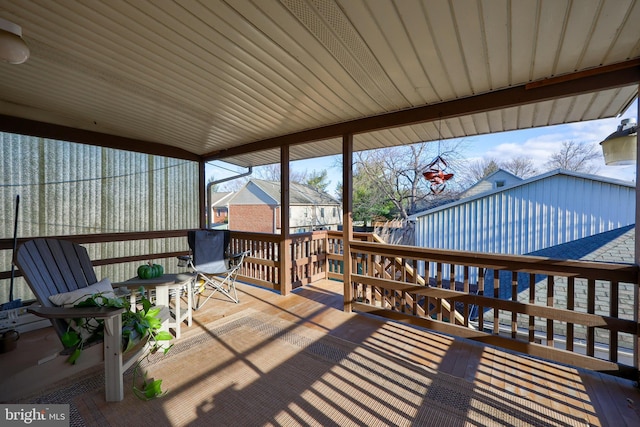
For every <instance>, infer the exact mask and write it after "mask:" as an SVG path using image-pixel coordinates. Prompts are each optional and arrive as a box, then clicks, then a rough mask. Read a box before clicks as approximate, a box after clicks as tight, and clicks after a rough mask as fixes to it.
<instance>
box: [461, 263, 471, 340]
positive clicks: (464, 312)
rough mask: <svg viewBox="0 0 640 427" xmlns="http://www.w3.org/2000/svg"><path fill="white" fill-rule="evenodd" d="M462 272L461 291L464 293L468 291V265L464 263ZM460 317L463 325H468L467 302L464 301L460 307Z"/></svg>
mask: <svg viewBox="0 0 640 427" xmlns="http://www.w3.org/2000/svg"><path fill="white" fill-rule="evenodd" d="M462 271H463V272H462V274H463V275H464V278H463V283H462V291H463V292H464V293H465V294H468V293H469V266H468V265H465V266H464V267H463V269H462ZM462 317H463V318H464V321H463V324H464V326H465V327H467V328H468V327H469V304H468V303H466V302H465V303H464V304H463V309H462Z"/></svg>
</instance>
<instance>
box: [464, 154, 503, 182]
mask: <svg viewBox="0 0 640 427" xmlns="http://www.w3.org/2000/svg"><path fill="white" fill-rule="evenodd" d="M498 169H500V163H499V161H498V160H496V159H494V158H486V159H484V158H483V159H480V160H476V161H475V162H471V163H470V164H468V165H467V166H466V167H465V168H464V169H462V171H461V173H460V183H461V185H462V186H463V187H470V186H472V185H473V184H475V183H476V182H478V181H480V180H482V179H484V178H486V177H488V176H489V175H491V174H492V173H494V172H495V171H497V170H498Z"/></svg>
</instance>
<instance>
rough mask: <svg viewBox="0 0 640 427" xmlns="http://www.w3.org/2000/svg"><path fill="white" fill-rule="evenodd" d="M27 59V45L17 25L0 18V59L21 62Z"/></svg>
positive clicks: (12, 62) (11, 62)
mask: <svg viewBox="0 0 640 427" xmlns="http://www.w3.org/2000/svg"><path fill="white" fill-rule="evenodd" d="M27 59H29V47H28V46H27V44H26V43H25V42H24V40H23V39H22V28H20V26H19V25H16V24H14V23H13V22H9V21H7V20H6V19H2V18H0V61H4V62H8V63H9V64H22V63H23V62H25V61H26V60H27Z"/></svg>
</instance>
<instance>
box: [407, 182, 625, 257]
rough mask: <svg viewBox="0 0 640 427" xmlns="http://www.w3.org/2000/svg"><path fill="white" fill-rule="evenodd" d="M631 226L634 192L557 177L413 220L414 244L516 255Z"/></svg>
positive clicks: (614, 186) (450, 207)
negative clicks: (414, 229)
mask: <svg viewBox="0 0 640 427" xmlns="http://www.w3.org/2000/svg"><path fill="white" fill-rule="evenodd" d="M634 222H635V188H634V187H632V186H625V185H619V184H615V183H609V182H602V181H596V180H592V179H587V178H581V177H577V176H572V175H564V174H557V175H551V176H548V177H546V178H543V179H540V180H537V181H533V182H529V183H526V184H523V185H520V186H517V187H513V188H510V189H506V190H503V191H500V192H494V193H490V194H487V195H485V196H482V197H476V198H473V199H471V200H466V199H465V200H463V201H460V202H457V203H455V204H451V205H449V206H448V207H447V206H445V207H441V208H440V209H438V210H436V211H433V212H431V213H427V214H425V215H423V216H420V217H418V218H417V222H416V245H417V246H420V247H427V248H436V249H455V250H466V251H474V252H489V253H503V254H518V255H522V254H526V253H529V252H533V251H536V250H539V249H544V248H547V247H550V246H555V245H558V244H561V243H566V242H569V241H573V240H576V239H581V238H583V237H588V236H592V235H594V234H597V233H602V232H605V231H609V230H613V229H616V228H619V227H623V226H626V225H630V224H633V223H634Z"/></svg>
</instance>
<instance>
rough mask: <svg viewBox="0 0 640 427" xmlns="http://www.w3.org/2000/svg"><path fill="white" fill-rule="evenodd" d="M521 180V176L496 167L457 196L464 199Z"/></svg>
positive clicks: (508, 185)
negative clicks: (495, 169)
mask: <svg viewBox="0 0 640 427" xmlns="http://www.w3.org/2000/svg"><path fill="white" fill-rule="evenodd" d="M520 182H522V178H520V177H518V176H515V175H514V174H512V173H511V172H507V171H506V170H504V169H498V170H497V171H495V172H493V173H492V174H489V176H487V177H485V178H483V179H481V180H480V181H478V182H476V183H475V184H474V185H472V186H471V187H469V188H467V189H466V190H464V191H463V192H462V193H460V196H459V198H460V199H465V198H467V197H472V196H475V195H477V194H481V193H486V192H488V191H492V190H498V189H500V188H505V187H510V186H511V185H514V184H518V183H520Z"/></svg>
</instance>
